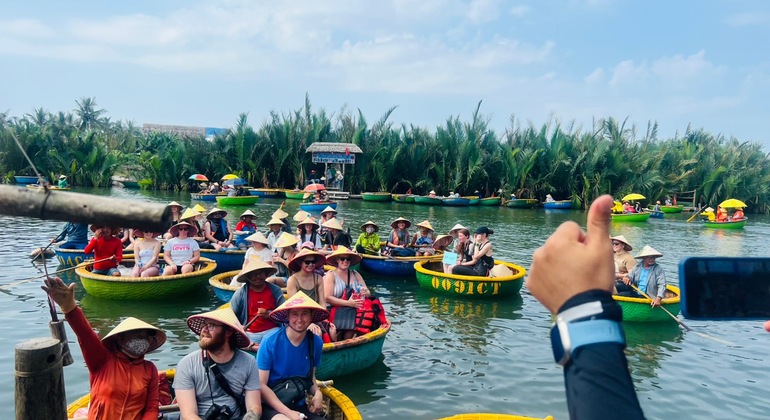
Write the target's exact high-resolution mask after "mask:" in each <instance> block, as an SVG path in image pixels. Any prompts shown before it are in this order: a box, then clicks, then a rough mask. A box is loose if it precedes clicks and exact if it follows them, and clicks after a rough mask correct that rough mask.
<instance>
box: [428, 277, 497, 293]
mask: <svg viewBox="0 0 770 420" xmlns="http://www.w3.org/2000/svg"><path fill="white" fill-rule="evenodd" d="M431 285H432V286H433V288H434V289H436V290H445V291H447V292H449V291H454V293H456V294H458V295H496V294H498V293H499V292H500V283H497V282H486V281H466V280H452V279H441V278H438V277H433V279H432V280H431Z"/></svg>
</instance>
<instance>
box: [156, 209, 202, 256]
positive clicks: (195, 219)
mask: <svg viewBox="0 0 770 420" xmlns="http://www.w3.org/2000/svg"><path fill="white" fill-rule="evenodd" d="M198 207H201V206H198V205H196V206H195V207H192V208H189V209H186V210H185V211H184V213H182V221H183V222H187V223H189V224H191V225H193V226H194V227H195V230H196V231H197V233H196V234H195V235H192V236H190V237H191V238H193V239H195V241H196V242H198V247H199V248H200V249H213V248H214V247H213V246H212V245H211V244H210V243H209V241H207V240H206V237H205V236H204V232H203V226H202V225H201V221H202V220H203V215H202V214H201V213H200V211H198ZM201 208H202V207H201ZM203 210H204V211H205V210H206V209H203ZM188 236H189V235H188ZM173 237H174V235H172V234H171V232H166V233H165V234H164V235H163V238H164V239H171V238H173Z"/></svg>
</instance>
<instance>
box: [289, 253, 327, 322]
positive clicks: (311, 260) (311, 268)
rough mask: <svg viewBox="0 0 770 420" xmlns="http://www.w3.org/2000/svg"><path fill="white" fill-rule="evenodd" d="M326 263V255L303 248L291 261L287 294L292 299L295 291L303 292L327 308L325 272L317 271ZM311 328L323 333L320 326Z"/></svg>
mask: <svg viewBox="0 0 770 420" xmlns="http://www.w3.org/2000/svg"><path fill="white" fill-rule="evenodd" d="M325 263H326V257H324V256H323V255H321V254H319V253H318V252H315V251H313V250H312V249H303V250H302V251H300V252H298V253H297V255H295V256H294V258H292V259H291V261H289V271H291V272H292V275H291V276H289V279H288V280H287V281H286V296H288V297H289V299H291V297H292V296H294V294H295V293H297V292H303V293H304V294H306V295H307V296H309V297H310V298H311V299H313V300H314V301H316V302H318V304H319V305H321V307H324V308H325V307H326V297H325V295H324V284H323V274H319V273H318V272H316V268H318V267H323V266H324V264H325ZM311 329H313V330H314V331H313V333H315V334H318V335H321V330H320V328H314V327H311Z"/></svg>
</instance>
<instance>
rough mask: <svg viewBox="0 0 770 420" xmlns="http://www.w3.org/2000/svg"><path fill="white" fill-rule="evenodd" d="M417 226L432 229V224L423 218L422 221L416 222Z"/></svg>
mask: <svg viewBox="0 0 770 420" xmlns="http://www.w3.org/2000/svg"><path fill="white" fill-rule="evenodd" d="M417 226H419V227H421V228H425V229H428V230H433V226H431V224H430V222H429V221H428V220H423V221H422V222H420V223H418V224H417Z"/></svg>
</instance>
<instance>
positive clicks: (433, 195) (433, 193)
mask: <svg viewBox="0 0 770 420" xmlns="http://www.w3.org/2000/svg"><path fill="white" fill-rule="evenodd" d="M428 197H430V198H436V191H433V190H430V192H429V193H428Z"/></svg>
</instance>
